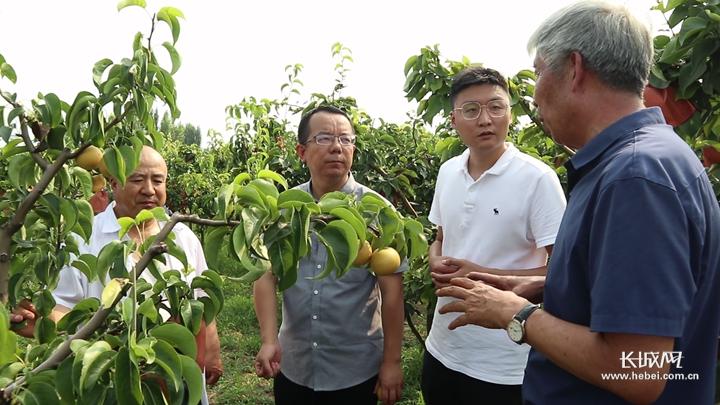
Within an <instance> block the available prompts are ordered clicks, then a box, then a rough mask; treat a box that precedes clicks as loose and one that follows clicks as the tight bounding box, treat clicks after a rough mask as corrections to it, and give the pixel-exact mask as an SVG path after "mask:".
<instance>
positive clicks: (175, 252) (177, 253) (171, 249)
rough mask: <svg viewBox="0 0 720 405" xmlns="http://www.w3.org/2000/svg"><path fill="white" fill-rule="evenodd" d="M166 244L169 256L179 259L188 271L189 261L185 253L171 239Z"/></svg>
mask: <svg viewBox="0 0 720 405" xmlns="http://www.w3.org/2000/svg"><path fill="white" fill-rule="evenodd" d="M165 244H166V245H167V248H168V254H169V255H171V256H174V257H175V258H176V259H178V260H179V261H180V263H182V265H183V268H185V269H187V268H188V261H187V255H185V251H184V250H183V249H182V248H181V247H179V246H178V245H177V244H176V243H175V242H173V241H172V240H170V239H166V240H165Z"/></svg>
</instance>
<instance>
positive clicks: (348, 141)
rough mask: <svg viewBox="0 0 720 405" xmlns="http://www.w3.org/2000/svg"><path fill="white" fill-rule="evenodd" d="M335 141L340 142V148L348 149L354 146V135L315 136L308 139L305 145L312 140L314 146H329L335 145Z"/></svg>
mask: <svg viewBox="0 0 720 405" xmlns="http://www.w3.org/2000/svg"><path fill="white" fill-rule="evenodd" d="M335 139H337V140H338V142H340V146H344V147H350V146H353V145H355V135H340V136H335V135H329V134H317V135H315V136H313V137H312V138H310V139H308V140H307V142H305V143H310V141H312V140H314V141H315V143H316V144H318V145H321V146H329V145H332V144H333V143H335Z"/></svg>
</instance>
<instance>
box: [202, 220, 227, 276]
mask: <svg viewBox="0 0 720 405" xmlns="http://www.w3.org/2000/svg"><path fill="white" fill-rule="evenodd" d="M227 232H228V230H227V227H224V226H219V227H216V228H212V229H210V230H208V231H205V238H204V242H205V243H204V251H205V257H206V258H207V262H208V265H209V266H210V267H211V268H213V269H216V268H218V265H219V259H220V251H221V249H222V243H223V240H224V239H225V235H226V234H227Z"/></svg>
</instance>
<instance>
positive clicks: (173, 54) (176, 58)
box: [162, 42, 182, 75]
mask: <svg viewBox="0 0 720 405" xmlns="http://www.w3.org/2000/svg"><path fill="white" fill-rule="evenodd" d="M162 46H164V47H165V49H167V51H168V54H169V55H170V61H171V62H172V69H171V70H170V74H171V75H174V74H175V72H177V71H178V69H180V65H181V64H182V60H181V59H180V54H179V53H178V51H177V50H176V49H175V47H174V46H173V45H172V44H171V43H170V42H163V44H162Z"/></svg>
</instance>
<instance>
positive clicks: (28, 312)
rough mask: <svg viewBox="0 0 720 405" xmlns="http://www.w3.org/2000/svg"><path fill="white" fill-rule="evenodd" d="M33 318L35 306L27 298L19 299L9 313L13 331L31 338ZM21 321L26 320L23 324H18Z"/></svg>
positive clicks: (35, 314) (33, 325)
mask: <svg viewBox="0 0 720 405" xmlns="http://www.w3.org/2000/svg"><path fill="white" fill-rule="evenodd" d="M35 319H37V313H36V312H35V306H34V305H33V304H32V302H30V301H28V300H22V301H20V303H18V305H17V307H15V309H13V311H12V313H11V314H10V323H11V327H12V328H13V330H14V331H15V333H17V334H18V335H20V336H23V337H26V338H32V337H33V335H34V333H35ZM22 322H26V323H25V325H24V326H23V325H20V324H21V323H22ZM16 328H17V329H16Z"/></svg>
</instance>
